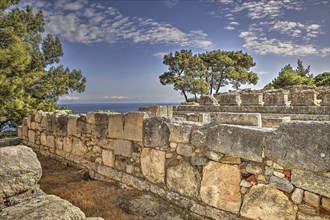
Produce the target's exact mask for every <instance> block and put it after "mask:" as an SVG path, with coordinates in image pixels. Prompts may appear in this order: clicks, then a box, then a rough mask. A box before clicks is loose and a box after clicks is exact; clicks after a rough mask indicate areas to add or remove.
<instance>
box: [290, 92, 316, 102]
mask: <svg viewBox="0 0 330 220" xmlns="http://www.w3.org/2000/svg"><path fill="white" fill-rule="evenodd" d="M316 96H317V93H316V91H315V90H314V89H303V88H302V89H293V90H291V94H290V97H291V106H315V105H317V101H316Z"/></svg>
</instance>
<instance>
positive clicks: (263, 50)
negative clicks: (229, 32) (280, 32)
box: [239, 31, 329, 56]
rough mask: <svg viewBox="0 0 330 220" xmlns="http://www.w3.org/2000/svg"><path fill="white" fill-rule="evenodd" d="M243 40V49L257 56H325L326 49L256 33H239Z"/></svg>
mask: <svg viewBox="0 0 330 220" xmlns="http://www.w3.org/2000/svg"><path fill="white" fill-rule="evenodd" d="M239 36H240V37H241V38H243V39H244V41H245V43H244V45H243V47H244V48H246V49H248V50H251V51H253V52H255V53H256V54H259V55H266V54H276V55H282V56H308V55H320V56H326V52H327V51H329V49H328V48H318V47H316V46H315V45H312V44H296V43H294V42H292V41H289V40H287V41H280V40H278V39H275V38H271V39H269V38H267V37H262V36H260V35H258V33H257V32H249V31H245V32H241V33H240V35H239Z"/></svg>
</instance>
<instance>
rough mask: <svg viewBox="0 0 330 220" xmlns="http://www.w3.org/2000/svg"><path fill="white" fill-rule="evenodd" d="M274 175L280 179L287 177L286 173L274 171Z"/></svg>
mask: <svg viewBox="0 0 330 220" xmlns="http://www.w3.org/2000/svg"><path fill="white" fill-rule="evenodd" d="M273 174H274V176H277V177H279V178H284V177H285V175H284V173H282V172H278V171H274V172H273Z"/></svg>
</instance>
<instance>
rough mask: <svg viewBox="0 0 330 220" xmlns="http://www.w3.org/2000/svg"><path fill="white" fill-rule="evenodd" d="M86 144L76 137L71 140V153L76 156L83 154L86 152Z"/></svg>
mask: <svg viewBox="0 0 330 220" xmlns="http://www.w3.org/2000/svg"><path fill="white" fill-rule="evenodd" d="M87 151H88V150H87V146H86V145H85V144H84V142H82V141H81V140H80V139H78V138H73V140H72V153H73V154H75V155H77V156H83V155H84V154H86V153H87Z"/></svg>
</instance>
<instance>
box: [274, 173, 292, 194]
mask: <svg viewBox="0 0 330 220" xmlns="http://www.w3.org/2000/svg"><path fill="white" fill-rule="evenodd" d="M269 184H270V185H273V186H275V187H276V188H277V189H280V190H283V191H285V192H287V193H291V192H292V191H293V189H294V186H293V185H292V184H291V183H290V181H289V180H287V179H284V178H278V177H276V176H271V177H270V179H269Z"/></svg>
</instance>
